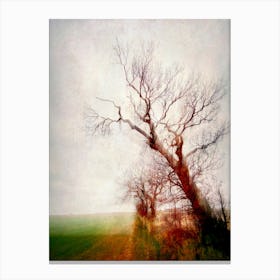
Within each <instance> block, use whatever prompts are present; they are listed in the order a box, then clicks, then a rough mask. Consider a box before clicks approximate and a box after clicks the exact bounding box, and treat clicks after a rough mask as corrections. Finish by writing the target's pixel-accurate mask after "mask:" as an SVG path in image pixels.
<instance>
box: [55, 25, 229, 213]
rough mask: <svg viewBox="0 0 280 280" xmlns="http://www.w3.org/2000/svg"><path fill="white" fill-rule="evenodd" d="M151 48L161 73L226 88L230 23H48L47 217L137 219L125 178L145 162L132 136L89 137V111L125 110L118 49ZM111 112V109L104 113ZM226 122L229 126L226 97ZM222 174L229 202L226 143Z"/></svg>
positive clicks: (125, 131)
mask: <svg viewBox="0 0 280 280" xmlns="http://www.w3.org/2000/svg"><path fill="white" fill-rule="evenodd" d="M116 38H118V39H119V41H120V42H124V43H128V44H132V45H133V44H136V45H137V44H138V43H141V42H142V41H144V42H145V41H154V42H155V44H156V47H157V53H156V55H157V57H158V58H159V59H160V60H161V62H162V64H163V65H172V63H180V64H181V65H183V66H184V67H185V68H186V70H187V71H193V70H195V71H196V72H199V73H202V74H203V75H204V76H205V77H208V78H218V77H222V78H223V79H224V80H225V81H226V82H227V83H229V75H230V40H229V38H230V22H229V20H50V214H71V213H72V214H82V213H95V212H113V211H133V210H134V206H133V203H126V204H122V203H120V199H119V198H120V197H121V192H122V189H123V187H122V185H121V181H122V176H123V174H124V172H125V171H126V170H128V169H129V167H131V166H133V165H134V164H137V163H136V162H137V160H138V159H139V157H141V156H144V155H145V149H144V150H143V146H142V142H141V139H139V137H138V136H137V135H136V134H135V132H130V131H129V130H128V129H123V128H122V129H121V130H118V129H116V130H114V132H113V133H112V135H109V136H106V137H104V136H92V137H89V136H86V133H85V131H84V129H83V128H84V126H85V120H84V118H83V114H84V110H85V106H87V105H92V106H95V107H96V106H97V107H98V108H99V109H101V110H102V112H107V111H109V109H110V108H108V106H107V105H104V104H103V103H101V102H100V101H97V100H96V98H95V97H96V96H99V97H104V98H111V99H114V100H116V101H117V102H119V103H122V102H123V100H124V99H123V98H124V97H125V94H124V90H125V88H124V80H123V75H122V73H121V71H120V67H119V66H118V65H117V64H116V63H115V62H116V60H115V57H114V53H113V45H114V44H115V42H116ZM106 106H107V107H106ZM222 117H223V118H228V119H229V93H228V95H227V96H226V97H225V99H224V101H223V108H222ZM220 149H221V153H222V154H223V155H224V161H225V162H224V166H223V168H222V169H221V171H220V172H219V174H218V176H219V179H221V180H222V181H223V185H224V188H225V193H226V194H227V195H228V194H229V137H227V138H226V139H225V140H224V141H223V143H221V145H220Z"/></svg>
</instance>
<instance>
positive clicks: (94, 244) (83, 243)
mask: <svg viewBox="0 0 280 280" xmlns="http://www.w3.org/2000/svg"><path fill="white" fill-rule="evenodd" d="M133 222H134V214H133V213H117V214H116V213H114V214H94V215H73V216H50V260H126V259H130V257H131V256H130V255H131V252H130V251H129V250H130V247H129V246H130V236H131V231H132V229H133Z"/></svg>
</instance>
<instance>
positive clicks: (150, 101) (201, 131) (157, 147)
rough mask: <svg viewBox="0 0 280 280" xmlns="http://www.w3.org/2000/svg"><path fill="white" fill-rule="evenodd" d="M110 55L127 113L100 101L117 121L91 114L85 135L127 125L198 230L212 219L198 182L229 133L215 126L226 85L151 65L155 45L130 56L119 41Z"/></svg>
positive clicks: (223, 124)
mask: <svg viewBox="0 0 280 280" xmlns="http://www.w3.org/2000/svg"><path fill="white" fill-rule="evenodd" d="M114 52H115V55H116V58H117V60H118V63H119V65H120V66H121V68H122V72H123V74H124V79H125V82H126V85H127V89H128V96H127V102H128V103H127V104H128V106H129V108H130V110H127V109H126V108H125V106H124V105H123V104H121V105H120V104H117V103H116V102H115V101H113V100H109V99H104V98H98V99H99V100H100V101H103V102H108V103H111V105H112V110H114V111H112V112H115V116H114V117H112V116H104V115H102V114H99V113H97V111H96V110H94V109H93V108H89V109H88V111H87V128H88V130H89V131H91V132H92V133H96V132H101V133H108V132H110V130H111V129H112V127H113V125H115V124H125V125H127V126H128V127H129V128H130V129H131V130H132V131H135V132H136V133H138V135H139V137H142V138H143V139H144V140H145V143H146V144H147V145H148V146H149V147H150V148H151V149H152V150H154V151H156V152H157V153H158V154H159V155H160V156H161V157H162V158H163V159H164V160H165V162H166V163H167V164H168V166H169V167H170V169H171V170H172V172H173V175H174V174H175V175H176V176H175V178H177V179H178V182H177V186H178V187H179V190H180V194H179V195H180V196H181V198H182V199H187V200H188V201H189V202H190V205H191V207H192V209H193V212H194V213H195V215H196V216H197V218H198V220H199V221H200V224H201V225H202V224H203V221H204V220H205V219H208V218H209V217H210V216H211V207H210V206H209V203H208V202H207V199H206V198H205V196H204V195H203V193H202V192H201V190H200V188H199V187H198V183H197V182H198V179H199V178H200V177H201V174H203V173H205V172H206V171H210V170H211V169H212V168H213V167H214V166H217V165H218V162H216V160H215V147H216V146H217V144H218V142H219V141H220V140H221V139H222V138H223V136H224V135H226V134H227V133H228V132H229V125H228V123H227V122H226V121H225V122H218V121H217V120H218V116H219V111H220V110H219V109H220V101H221V99H222V98H223V96H224V95H225V92H226V87H225V85H224V84H223V83H222V81H220V80H217V81H207V80H206V79H203V77H202V76H201V75H195V74H191V75H189V76H188V77H186V76H185V73H184V71H183V68H182V67H178V66H172V67H169V68H166V69H164V68H163V67H161V66H160V64H158V63H157V62H156V61H155V59H154V56H155V49H154V46H153V44H148V45H145V44H142V45H141V48H140V51H136V52H134V53H132V54H131V50H130V49H129V48H127V47H126V48H125V47H122V46H121V44H120V43H119V42H118V41H117V42H116V45H115V47H114ZM173 178H174V176H173ZM142 187H143V186H142Z"/></svg>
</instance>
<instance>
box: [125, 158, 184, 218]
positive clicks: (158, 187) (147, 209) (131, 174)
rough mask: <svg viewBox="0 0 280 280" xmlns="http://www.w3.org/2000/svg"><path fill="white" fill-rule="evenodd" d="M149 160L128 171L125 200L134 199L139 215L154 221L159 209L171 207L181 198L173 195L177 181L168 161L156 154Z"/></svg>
mask: <svg viewBox="0 0 280 280" xmlns="http://www.w3.org/2000/svg"><path fill="white" fill-rule="evenodd" d="M149 160H150V162H149V163H148V164H147V163H144V166H141V163H142V164H143V161H142V162H139V165H138V166H139V167H138V168H137V167H135V168H133V170H128V172H127V173H128V174H126V176H125V180H124V185H126V186H127V189H126V192H125V194H124V197H123V199H124V200H127V199H133V200H134V201H135V203H136V210H137V212H138V214H139V215H140V216H142V217H145V218H148V219H149V220H153V219H154V218H155V217H156V214H157V209H158V207H162V206H164V205H168V204H169V205H170V204H171V203H173V202H174V201H175V199H179V198H178V197H177V196H176V195H177V194H176V195H175V193H173V188H174V187H175V186H176V185H175V182H176V179H175V178H172V177H174V176H172V173H173V171H172V169H171V168H170V167H169V165H168V164H167V163H166V161H164V160H163V159H162V158H161V157H158V156H157V155H156V154H153V156H152V157H150V158H149ZM171 178H172V180H173V181H171ZM176 183H177V182H176Z"/></svg>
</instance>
